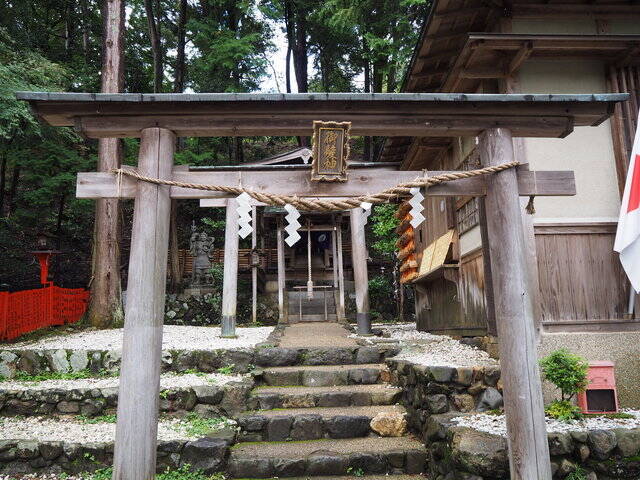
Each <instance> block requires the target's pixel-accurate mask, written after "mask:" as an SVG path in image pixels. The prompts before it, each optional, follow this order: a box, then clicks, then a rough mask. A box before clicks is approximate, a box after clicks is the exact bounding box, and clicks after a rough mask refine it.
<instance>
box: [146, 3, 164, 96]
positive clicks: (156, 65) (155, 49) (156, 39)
mask: <svg viewBox="0 0 640 480" xmlns="http://www.w3.org/2000/svg"><path fill="white" fill-rule="evenodd" d="M144 9H145V12H146V13H147V23H148V25H149V38H150V39H151V52H152V53H153V91H154V93H159V92H161V91H162V50H161V46H160V34H159V32H158V23H157V22H156V16H155V14H154V12H153V0H144Z"/></svg>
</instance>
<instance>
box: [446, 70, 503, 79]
mask: <svg viewBox="0 0 640 480" xmlns="http://www.w3.org/2000/svg"><path fill="white" fill-rule="evenodd" d="M506 76H507V72H506V70H505V69H504V68H501V67H469V68H465V69H463V70H461V71H460V73H459V74H458V77H459V78H471V79H491V78H504V77H506Z"/></svg>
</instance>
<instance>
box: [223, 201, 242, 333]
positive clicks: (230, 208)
mask: <svg viewBox="0 0 640 480" xmlns="http://www.w3.org/2000/svg"><path fill="white" fill-rule="evenodd" d="M237 208H238V201H237V200H236V199H235V198H230V199H228V200H227V212H226V225H225V230H224V279H223V283H222V334H221V336H222V337H223V338H233V337H235V336H236V305H237V303H238V242H239V240H238V212H237V211H236V209H237Z"/></svg>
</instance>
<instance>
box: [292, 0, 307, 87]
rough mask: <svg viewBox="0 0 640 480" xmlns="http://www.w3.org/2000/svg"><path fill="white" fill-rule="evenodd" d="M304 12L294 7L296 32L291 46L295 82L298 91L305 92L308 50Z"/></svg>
mask: <svg viewBox="0 0 640 480" xmlns="http://www.w3.org/2000/svg"><path fill="white" fill-rule="evenodd" d="M305 14H306V13H305V12H302V11H300V8H299V7H296V13H295V21H296V32H295V46H294V48H293V67H294V70H295V74H296V83H297V84H298V92H299V93H306V92H308V91H309V78H308V62H309V52H308V51H307V20H306V18H305Z"/></svg>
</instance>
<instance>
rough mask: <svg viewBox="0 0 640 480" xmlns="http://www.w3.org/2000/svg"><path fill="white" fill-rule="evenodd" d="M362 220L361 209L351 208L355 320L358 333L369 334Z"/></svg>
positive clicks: (367, 283) (365, 246)
mask: <svg viewBox="0 0 640 480" xmlns="http://www.w3.org/2000/svg"><path fill="white" fill-rule="evenodd" d="M362 221H363V211H362V209H361V208H353V209H351V258H352V261H351V263H353V280H354V282H355V284H356V308H357V313H356V321H357V322H358V334H359V335H371V317H370V314H369V278H368V274H367V245H366V240H365V236H364V225H363V223H362Z"/></svg>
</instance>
